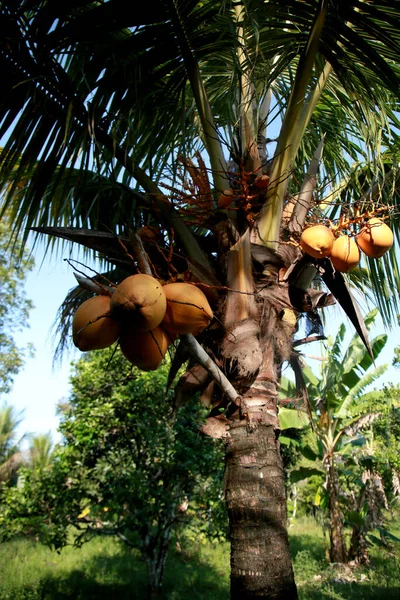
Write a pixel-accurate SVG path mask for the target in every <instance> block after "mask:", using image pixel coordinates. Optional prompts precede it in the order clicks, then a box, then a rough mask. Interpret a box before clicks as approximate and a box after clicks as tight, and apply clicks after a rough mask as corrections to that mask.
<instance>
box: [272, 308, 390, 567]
mask: <svg viewBox="0 0 400 600" xmlns="http://www.w3.org/2000/svg"><path fill="white" fill-rule="evenodd" d="M376 315H377V310H374V311H371V312H370V313H369V314H368V315H367V316H366V318H365V323H366V327H367V328H368V329H369V327H370V326H371V325H372V323H373V322H374V321H375V318H376ZM345 334H346V327H345V325H344V324H342V325H341V326H340V327H339V330H338V332H337V334H336V336H335V337H332V338H328V341H327V343H326V346H327V352H326V360H324V361H323V362H322V363H321V368H320V373H319V375H318V376H316V375H315V374H314V373H313V372H312V371H311V369H310V368H309V367H303V369H302V376H303V377H304V380H305V382H306V386H307V395H308V400H309V403H310V407H311V411H312V421H313V424H314V426H313V430H312V433H311V432H310V434H309V436H308V437H307V440H308V441H310V439H311V440H312V448H310V447H309V446H308V445H307V444H306V445H305V448H303V449H302V450H303V452H304V454H305V456H306V457H307V458H309V459H311V460H314V461H317V462H319V463H320V464H321V465H322V466H323V469H324V473H325V484H326V491H327V495H328V511H329V539H330V559H331V561H332V562H335V563H342V562H346V560H347V550H346V545H345V540H344V533H343V527H344V518H343V514H342V507H341V506H340V502H339V498H340V496H341V489H340V483H339V473H340V468H341V467H340V465H341V464H342V463H345V462H346V460H347V459H348V458H351V456H352V453H353V450H354V448H359V447H360V446H363V445H365V443H366V439H365V437H364V435H363V430H364V429H365V428H366V427H368V426H369V425H370V424H371V423H372V422H373V421H374V419H376V418H377V417H379V416H380V412H378V411H373V410H371V409H370V406H369V404H368V399H369V397H370V394H369V393H366V388H367V387H368V386H369V385H371V383H373V382H374V381H375V380H376V379H377V378H378V377H380V376H381V375H382V374H383V373H384V372H385V371H386V369H387V365H382V366H379V367H373V359H372V357H371V356H370V355H369V353H368V351H367V350H366V348H365V346H364V345H363V343H362V342H361V340H360V338H359V337H358V336H357V335H356V336H354V337H353V338H352V339H351V340H350V342H349V345H348V346H347V349H344V348H343V343H344V338H345ZM386 341H387V335H386V334H381V335H378V336H376V337H375V338H374V339H373V340H372V341H371V347H372V353H373V356H374V358H377V356H378V355H379V353H380V352H381V350H382V349H383V348H384V346H385V344H386ZM372 367H373V368H372ZM281 393H283V394H286V395H287V396H288V397H293V398H295V397H296V385H295V384H293V383H291V382H290V380H288V379H286V378H282V381H281ZM307 473H309V474H312V473H313V472H312V471H309V470H308V469H302V468H301V469H297V470H295V471H294V473H293V474H292V476H293V475H294V478H295V479H296V481H297V480H300V477H302V475H304V478H305V477H307Z"/></svg>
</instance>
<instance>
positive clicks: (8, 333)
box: [0, 215, 33, 394]
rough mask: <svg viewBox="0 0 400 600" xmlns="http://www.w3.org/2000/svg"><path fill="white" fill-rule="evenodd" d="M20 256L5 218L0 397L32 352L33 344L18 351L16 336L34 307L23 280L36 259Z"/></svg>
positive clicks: (0, 224)
mask: <svg viewBox="0 0 400 600" xmlns="http://www.w3.org/2000/svg"><path fill="white" fill-rule="evenodd" d="M21 253H22V246H21V243H19V242H18V241H17V242H16V244H15V245H14V246H13V245H12V243H11V222H10V219H9V216H8V215H4V216H3V218H2V220H1V221H0V297H1V304H0V394H7V393H8V392H9V391H10V389H11V386H12V383H13V381H14V378H15V376H16V374H17V373H18V371H19V370H20V369H21V367H22V365H23V364H24V358H25V357H26V355H27V354H28V355H29V353H31V352H32V346H31V345H29V346H28V347H27V348H19V347H18V346H17V344H16V343H15V340H14V337H13V336H14V334H15V333H16V332H17V331H22V329H24V327H26V326H27V323H28V315H29V311H30V309H31V308H32V303H31V301H30V300H28V299H27V298H26V295H25V292H24V281H25V279H26V276H27V274H28V273H29V271H30V270H31V269H32V268H33V258H32V257H31V256H30V255H29V252H28V251H26V250H25V251H24V252H23V253H22V254H21Z"/></svg>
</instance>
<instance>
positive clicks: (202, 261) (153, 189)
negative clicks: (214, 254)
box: [96, 128, 218, 285]
mask: <svg viewBox="0 0 400 600" xmlns="http://www.w3.org/2000/svg"><path fill="white" fill-rule="evenodd" d="M96 139H97V140H98V141H100V142H101V143H102V144H103V145H104V146H105V147H106V148H108V149H109V150H110V151H112V152H113V154H114V156H115V158H116V159H117V160H118V161H119V162H120V163H121V164H122V165H123V166H124V167H125V169H126V171H127V172H128V173H129V174H130V175H132V177H134V178H135V179H136V181H137V182H138V183H139V184H140V185H141V186H142V187H143V189H144V190H145V191H146V192H147V194H149V196H150V198H151V200H150V204H151V207H152V208H153V207H154V208H155V209H156V210H158V211H159V212H160V213H161V215H162V217H163V219H164V220H165V222H166V223H167V224H168V225H169V227H170V228H171V229H173V230H174V232H175V234H176V235H177V236H178V237H179V239H180V241H181V242H182V244H183V246H184V248H185V251H186V252H187V255H188V257H190V258H191V259H192V260H193V261H194V262H195V263H197V264H198V265H201V267H202V270H203V272H204V277H205V278H206V280H207V281H206V282H207V283H208V284H209V285H218V280H217V279H216V277H215V275H214V273H213V271H212V268H211V265H210V263H209V260H208V258H207V255H206V254H205V253H204V252H203V250H202V249H201V248H200V245H199V243H198V242H197V240H196V238H195V237H194V235H193V233H192V232H191V230H190V229H189V227H188V226H187V225H186V223H185V221H184V220H183V219H182V217H181V216H180V215H178V213H177V211H176V210H175V209H174V207H173V206H172V204H171V202H170V201H169V200H168V199H167V198H166V197H165V195H164V194H163V193H162V191H161V190H160V188H159V187H158V186H157V185H156V184H155V183H154V182H153V181H152V180H151V178H150V177H149V176H148V175H147V174H146V173H145V171H143V169H141V168H140V167H139V165H137V164H136V162H135V161H134V160H132V158H131V157H130V156H129V155H128V154H127V152H126V151H125V150H124V149H123V148H121V147H119V146H116V145H115V142H114V140H113V138H112V137H111V136H110V135H109V134H107V133H105V132H104V131H102V130H101V129H100V128H96Z"/></svg>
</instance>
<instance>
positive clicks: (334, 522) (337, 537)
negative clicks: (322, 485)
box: [327, 454, 346, 563]
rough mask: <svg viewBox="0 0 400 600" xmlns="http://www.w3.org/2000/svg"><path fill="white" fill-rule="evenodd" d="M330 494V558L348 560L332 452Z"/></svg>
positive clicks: (329, 463)
mask: <svg viewBox="0 0 400 600" xmlns="http://www.w3.org/2000/svg"><path fill="white" fill-rule="evenodd" d="M327 461H328V462H327V465H328V472H327V478H328V494H329V539H330V544H331V548H330V559H331V562H334V563H344V562H346V546H345V543H344V537H343V520H342V515H341V512H340V508H339V481H338V475H337V471H336V467H335V459H334V456H333V455H332V454H330V455H329V456H328V459H327Z"/></svg>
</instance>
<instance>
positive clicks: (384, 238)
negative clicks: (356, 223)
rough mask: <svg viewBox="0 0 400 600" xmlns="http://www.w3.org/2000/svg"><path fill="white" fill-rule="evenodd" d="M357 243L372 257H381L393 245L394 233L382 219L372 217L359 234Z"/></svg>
mask: <svg viewBox="0 0 400 600" xmlns="http://www.w3.org/2000/svg"><path fill="white" fill-rule="evenodd" d="M356 240H357V244H358V245H359V247H360V248H361V250H362V251H363V252H364V254H366V255H367V256H369V257H370V258H380V257H381V256H383V255H384V254H385V252H387V251H388V250H389V248H391V247H392V246H393V233H392V231H391V229H390V227H388V226H387V225H385V223H384V222H383V221H382V220H381V219H376V218H373V219H370V220H369V221H368V223H367V224H366V225H364V227H363V228H362V229H361V231H360V233H359V234H358V236H357V238H356Z"/></svg>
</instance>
